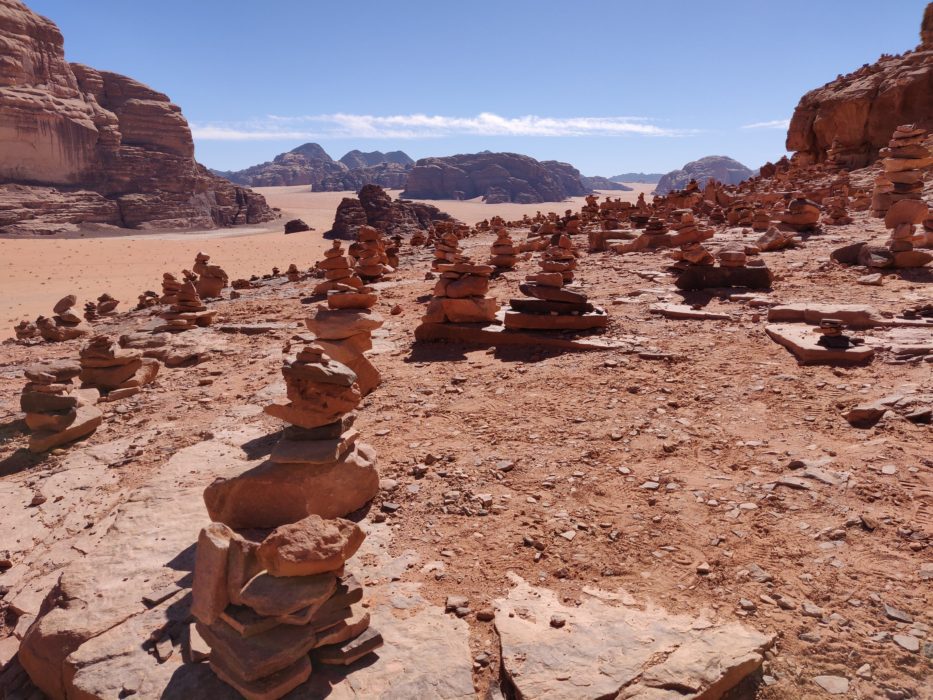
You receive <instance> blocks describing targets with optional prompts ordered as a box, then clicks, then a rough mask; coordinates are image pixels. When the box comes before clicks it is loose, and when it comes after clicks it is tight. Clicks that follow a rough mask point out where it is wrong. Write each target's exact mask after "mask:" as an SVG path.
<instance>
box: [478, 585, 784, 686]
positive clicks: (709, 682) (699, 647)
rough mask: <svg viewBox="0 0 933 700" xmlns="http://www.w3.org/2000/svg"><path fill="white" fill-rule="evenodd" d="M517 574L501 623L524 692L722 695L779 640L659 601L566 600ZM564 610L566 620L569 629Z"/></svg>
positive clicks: (511, 673) (500, 609) (508, 668)
mask: <svg viewBox="0 0 933 700" xmlns="http://www.w3.org/2000/svg"><path fill="white" fill-rule="evenodd" d="M510 577H511V579H512V581H513V583H515V587H514V588H512V589H511V590H510V591H509V594H508V596H507V597H506V598H503V599H499V600H496V601H495V602H494V605H495V607H496V617H495V625H496V630H497V631H498V632H499V637H500V640H501V644H502V666H503V672H504V673H505V675H506V676H507V677H508V678H509V679H510V681H511V682H512V684H513V685H514V687H515V689H516V691H517V692H516V696H518V697H523V698H548V699H549V700H581V699H584V698H585V699H593V700H595V699H596V698H616V697H619V698H658V699H659V700H660V699H661V698H668V697H678V698H686V697H690V698H701V697H702V698H720V697H723V696H724V695H725V694H726V693H727V692H728V691H729V690H731V689H732V688H734V687H735V686H737V685H738V684H739V683H741V682H742V681H743V680H744V679H745V678H747V677H748V676H750V675H752V674H753V673H755V672H757V671H758V669H760V668H761V664H762V662H763V660H764V652H765V651H766V650H767V649H768V648H769V647H771V645H772V644H773V643H774V637H773V636H771V635H766V634H762V633H760V632H757V631H756V630H754V629H752V628H750V627H746V626H744V625H740V624H737V623H722V624H713V623H710V622H707V621H703V622H702V624H701V623H700V621H699V620H697V619H696V618H692V617H689V616H686V615H674V614H671V613H669V612H667V611H666V610H663V609H661V608H657V607H654V606H653V605H650V604H648V605H646V606H645V607H644V609H642V608H635V607H624V606H618V607H615V606H612V605H609V604H607V603H604V602H602V601H600V600H599V599H597V598H596V597H588V598H586V599H585V600H584V602H583V604H582V605H580V606H566V605H564V604H563V603H561V602H560V600H559V598H558V595H557V593H556V592H554V591H551V590H548V589H545V588H536V587H533V586H531V585H529V584H528V583H526V582H525V581H523V580H522V579H521V578H519V577H518V576H515V575H514V574H511V575H510ZM555 616H559V617H560V618H562V619H563V620H565V621H566V622H565V624H564V625H562V626H560V628H559V629H557V628H555V627H553V626H552V625H551V619H552V618H553V617H555ZM672 689H676V691H674V690H672ZM620 691H621V694H620Z"/></svg>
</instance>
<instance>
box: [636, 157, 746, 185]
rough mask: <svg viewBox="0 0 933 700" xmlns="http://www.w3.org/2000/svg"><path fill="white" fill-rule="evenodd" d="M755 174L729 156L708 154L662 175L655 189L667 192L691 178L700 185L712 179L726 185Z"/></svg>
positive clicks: (735, 183)
mask: <svg viewBox="0 0 933 700" xmlns="http://www.w3.org/2000/svg"><path fill="white" fill-rule="evenodd" d="M754 175H755V172H754V171H753V170H751V169H749V168H746V167H745V166H744V165H742V164H741V163H740V162H739V161H737V160H734V159H732V158H729V157H728V156H706V157H705V158H700V159H699V160H694V161H691V162H689V163H687V164H686V165H685V166H684V167H683V168H681V169H680V170H672V171H671V172H669V173H667V174H666V175H664V176H662V177H661V179H660V180H658V186H657V187H656V188H655V190H654V191H655V192H657V193H658V194H667V193H668V192H671V191H673V190H680V189H683V188H684V187H686V186H687V183H689V182H690V181H691V180H696V181H697V182H698V183H699V185H700V187H703V186H705V185H706V181H707V180H711V179H712V180H718V181H719V182H721V183H723V184H726V185H737V184H739V183H740V182H742V180H747V179H748V178H750V177H752V176H754Z"/></svg>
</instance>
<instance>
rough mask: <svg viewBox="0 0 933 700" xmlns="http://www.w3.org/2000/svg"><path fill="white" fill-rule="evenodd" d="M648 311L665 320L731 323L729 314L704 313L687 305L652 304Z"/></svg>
mask: <svg viewBox="0 0 933 700" xmlns="http://www.w3.org/2000/svg"><path fill="white" fill-rule="evenodd" d="M648 311H650V312H651V313H653V314H659V315H661V316H664V318H674V319H678V320H693V321H731V320H732V316H730V315H729V314H723V313H716V312H715V311H703V310H701V309H694V308H691V307H689V306H687V305H686V304H652V305H651V307H649V309H648Z"/></svg>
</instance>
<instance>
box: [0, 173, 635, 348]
mask: <svg viewBox="0 0 933 700" xmlns="http://www.w3.org/2000/svg"><path fill="white" fill-rule="evenodd" d="M630 186H631V187H633V188H635V189H634V190H633V191H631V192H615V191H614V192H608V191H607V192H604V193H603V194H605V195H610V196H612V197H621V198H623V199H626V200H631V201H634V200H635V199H636V198H637V196H638V193H639V192H645V193H648V192H650V191H651V189H652V187H653V186H652V185H644V184H639V183H634V184H632V185H630ZM257 190H258V191H259V192H261V193H262V194H263V195H264V196H265V197H266V199H267V200H268V202H269V204H270V206H273V207H277V208H279V209H281V211H282V217H281V218H280V219H279V220H278V221H274V222H270V223H267V224H263V225H252V226H244V227H239V228H233V229H214V230H208V231H168V232H146V233H142V232H141V233H133V234H129V235H122V234H118V235H114V234H111V233H107V234H95V233H87V234H86V235H85V236H84V237H81V238H74V237H67V238H58V237H48V238H6V239H0V299H2V302H0V339H5V338H10V337H12V336H13V326H14V325H16V324H17V323H18V322H19V321H21V320H23V319H28V320H30V321H32V320H35V318H36V317H37V316H38V315H40V314H45V315H48V314H49V313H50V311H51V308H52V306H53V305H54V304H55V302H56V301H58V300H59V299H60V298H61V297H63V296H65V295H66V294H75V295H77V297H78V301H79V305H83V303H84V302H85V301H87V300H89V299H95V298H97V297H98V296H99V295H100V294H102V293H104V292H108V293H109V294H112V295H113V296H115V297H116V298H117V299H120V300H121V301H122V302H123V303H122V304H121V306H120V308H121V309H123V310H125V309H127V308H132V307H133V306H135V305H136V298H137V297H138V296H139V295H140V294H141V293H142V292H144V291H146V290H147V289H151V290H155V291H158V290H159V288H160V282H161V279H162V273H163V272H174V273H180V272H181V271H182V270H183V269H186V268H190V267H191V264H192V263H193V262H194V256H195V254H196V253H197V252H198V251H203V252H205V253H207V254H208V255H210V256H211V258H212V262H215V263H216V264H218V265H220V266H222V267H223V268H224V269H225V270H226V271H227V273H228V274H229V275H230V279H237V278H239V277H249V276H251V275H254V274H265V273H268V272H271V270H272V268H273V267H279V268H280V269H282V270H284V269H286V268H287V267H288V265H289V264H291V263H295V264H296V265H298V266H299V267H301V268H307V267H310V266H311V265H312V264H313V263H314V261H315V260H317V259H318V258H319V257H320V255H321V253H322V251H323V250H324V248H325V247H326V246H327V245H329V244H328V243H326V242H325V241H323V239H322V238H321V234H322V233H323V232H324V231H327V230H328V229H330V226H331V224H332V223H333V221H334V213H335V212H336V210H337V205H338V204H339V203H340V200H341V199H342V198H344V197H347V196H353V193H352V192H310V191H309V188H308V187H306V186H296V187H262V188H257ZM390 194H391V195H392V196H393V197H397V196H398V195H399V191H398V190H392V191H390ZM431 203H432V204H434V205H435V206H438V207H440V208H441V209H442V210H444V211H446V212H447V213H449V214H451V215H452V216H455V217H457V218H458V219H460V220H461V221H464V222H466V223H470V224H473V223H475V222H477V221H481V220H482V219H485V218H488V217H491V216H495V215H497V214H498V215H499V216H502V217H504V218H505V219H520V218H521V217H522V216H523V215H524V214H526V213H527V214H529V215H534V213H535V212H536V211H542V212H549V211H555V212H563V211H564V210H565V209H571V208H572V209H575V210H577V209H579V208H580V207H581V205H582V203H583V198H582V197H575V198H573V199H570V200H567V201H565V202H547V203H544V204H496V205H487V204H484V203H483V202H482V201H480V200H479V199H473V200H468V201H462V202H461V201H451V200H442V201H432V202H431ZM294 218H301V219H303V220H304V221H305V222H306V223H307V224H308V225H309V226H311V227H312V228H314V229H315V230H314V231H312V232H311V233H310V234H307V233H305V234H292V235H289V236H285V235H284V234H283V233H282V226H283V225H284V222H285V221H288V220H289V219H294Z"/></svg>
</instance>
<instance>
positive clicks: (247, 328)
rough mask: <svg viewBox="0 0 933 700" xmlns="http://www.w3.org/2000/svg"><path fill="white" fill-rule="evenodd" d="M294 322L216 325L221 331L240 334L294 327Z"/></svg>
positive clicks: (283, 329)
mask: <svg viewBox="0 0 933 700" xmlns="http://www.w3.org/2000/svg"><path fill="white" fill-rule="evenodd" d="M295 327H296V326H295V324H294V323H225V324H223V325H221V326H218V327H217V330H219V331H220V332H221V333H241V334H242V335H262V334H264V333H275V332H276V331H285V330H288V329H290V328H295Z"/></svg>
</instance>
